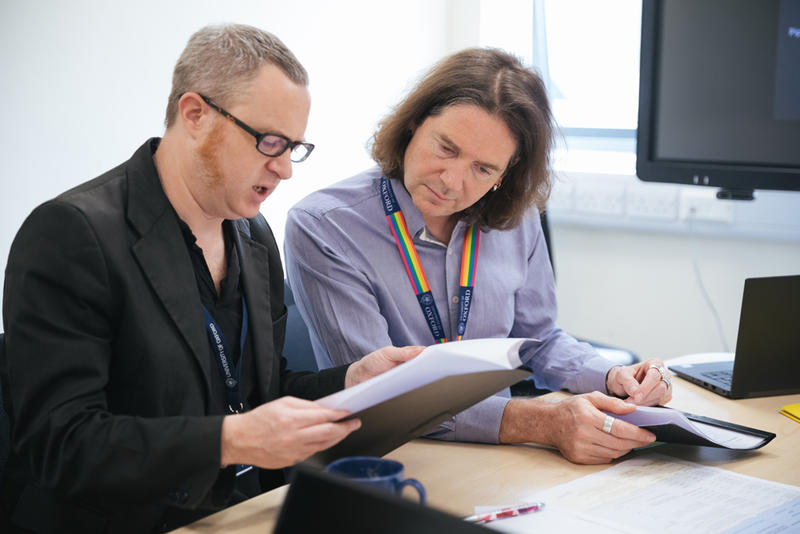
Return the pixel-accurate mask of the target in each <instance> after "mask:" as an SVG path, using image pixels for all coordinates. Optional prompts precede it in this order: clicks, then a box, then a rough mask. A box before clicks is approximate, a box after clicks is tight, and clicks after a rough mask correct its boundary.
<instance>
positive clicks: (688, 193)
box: [678, 187, 733, 224]
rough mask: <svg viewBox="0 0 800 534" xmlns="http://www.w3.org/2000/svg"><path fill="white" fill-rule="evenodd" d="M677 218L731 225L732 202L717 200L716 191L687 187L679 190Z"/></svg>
mask: <svg viewBox="0 0 800 534" xmlns="http://www.w3.org/2000/svg"><path fill="white" fill-rule="evenodd" d="M678 216H679V217H680V219H681V220H688V219H692V220H695V221H716V222H723V223H728V224H733V202H732V201H730V200H720V199H718V198H717V196H716V189H711V188H689V187H687V188H684V189H682V190H681V200H680V211H679V214H678Z"/></svg>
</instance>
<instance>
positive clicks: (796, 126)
mask: <svg viewBox="0 0 800 534" xmlns="http://www.w3.org/2000/svg"><path fill="white" fill-rule="evenodd" d="M637 142H638V143H637V154H636V155H637V157H636V174H637V176H638V177H639V178H640V179H642V180H646V181H652V182H670V183H679V184H696V185H700V186H710V187H716V188H720V191H718V193H717V197H719V198H743V199H752V198H753V191H754V190H756V189H777V190H791V191H800V0H664V1H662V0H644V1H643V3H642V42H641V71H640V83H639V127H638V130H637Z"/></svg>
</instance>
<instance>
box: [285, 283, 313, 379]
mask: <svg viewBox="0 0 800 534" xmlns="http://www.w3.org/2000/svg"><path fill="white" fill-rule="evenodd" d="M283 302H284V303H285V304H286V308H287V310H288V315H287V317H286V338H285V340H284V342H283V356H284V357H285V358H286V360H287V363H288V365H287V367H288V368H289V369H291V370H292V371H318V370H319V368H318V367H317V360H316V358H314V349H313V348H312V346H311V338H310V337H309V335H308V327H306V323H305V321H303V318H302V317H301V316H300V311H298V309H297V304H295V302H294V294H293V293H292V288H291V287H289V284H288V283H287V282H285V281H284V285H283Z"/></svg>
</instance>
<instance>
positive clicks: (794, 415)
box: [781, 402, 800, 423]
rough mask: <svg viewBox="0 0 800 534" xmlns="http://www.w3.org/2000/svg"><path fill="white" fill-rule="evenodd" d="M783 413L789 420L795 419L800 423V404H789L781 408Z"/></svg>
mask: <svg viewBox="0 0 800 534" xmlns="http://www.w3.org/2000/svg"><path fill="white" fill-rule="evenodd" d="M781 413H782V414H783V415H785V416H786V417H788V418H789V419H794V420H795V421H797V422H798V423H800V402H798V403H795V404H787V405H786V406H784V407H783V408H781Z"/></svg>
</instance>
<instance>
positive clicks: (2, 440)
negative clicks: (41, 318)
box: [0, 333, 11, 481]
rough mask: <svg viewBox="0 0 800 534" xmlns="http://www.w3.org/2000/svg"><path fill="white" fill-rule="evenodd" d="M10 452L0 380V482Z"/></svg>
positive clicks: (0, 357) (1, 354) (2, 351)
mask: <svg viewBox="0 0 800 534" xmlns="http://www.w3.org/2000/svg"><path fill="white" fill-rule="evenodd" d="M5 359H6V336H5V334H3V333H0V368H5ZM10 451H11V435H10V430H9V420H8V414H7V413H6V410H5V407H4V404H3V381H2V380H0V481H2V480H3V471H4V470H5V467H6V460H8V455H9V452H10Z"/></svg>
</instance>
